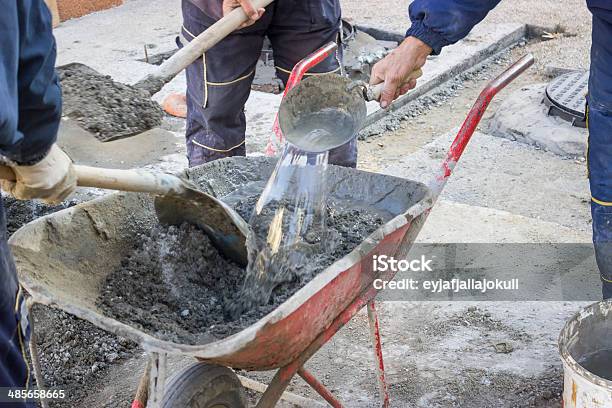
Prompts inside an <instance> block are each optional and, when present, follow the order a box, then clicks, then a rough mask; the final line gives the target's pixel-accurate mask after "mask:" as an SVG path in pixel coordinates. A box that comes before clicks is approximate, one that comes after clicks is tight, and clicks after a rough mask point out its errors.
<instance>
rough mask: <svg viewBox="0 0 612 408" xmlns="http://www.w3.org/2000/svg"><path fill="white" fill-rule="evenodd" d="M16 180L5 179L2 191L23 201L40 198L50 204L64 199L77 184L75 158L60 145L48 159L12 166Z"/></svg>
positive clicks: (47, 156)
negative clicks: (69, 155)
mask: <svg viewBox="0 0 612 408" xmlns="http://www.w3.org/2000/svg"><path fill="white" fill-rule="evenodd" d="M10 167H11V168H12V169H13V172H14V173H15V177H16V181H14V182H13V181H6V180H2V181H1V182H0V184H1V185H2V190H4V191H5V192H7V193H9V194H10V195H12V196H13V197H15V198H17V199H19V200H31V199H34V198H39V199H41V200H43V201H44V202H46V203H47V204H59V203H61V202H62V201H64V200H65V199H66V198H68V196H69V195H70V194H72V192H74V190H75V189H76V186H77V178H76V174H75V172H74V167H73V166H72V160H70V157H68V155H67V154H66V153H64V151H63V150H62V149H60V148H59V147H58V146H57V145H55V144H54V145H53V146H52V147H51V149H50V150H49V153H47V155H46V156H45V158H44V159H42V160H41V161H39V162H38V163H36V164H33V165H31V166H20V165H11V166H10Z"/></svg>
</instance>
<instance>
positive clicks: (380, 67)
mask: <svg viewBox="0 0 612 408" xmlns="http://www.w3.org/2000/svg"><path fill="white" fill-rule="evenodd" d="M499 2H500V0H415V1H414V2H413V3H412V4H410V7H409V14H410V20H411V21H412V26H411V27H410V29H408V31H407V32H406V39H405V40H404V41H403V42H402V43H401V44H400V46H399V47H397V48H396V49H395V50H393V51H392V52H391V53H389V55H387V56H386V57H385V58H383V59H382V60H381V61H379V62H378V63H377V64H376V65H374V67H373V68H372V76H371V79H370V83H372V84H378V83H381V82H384V83H385V87H384V91H383V93H382V95H381V98H380V103H381V106H382V107H383V108H385V107H387V106H388V105H389V104H390V103H391V102H392V101H393V100H394V99H395V98H397V97H398V96H399V95H402V94H404V93H406V92H407V91H408V90H410V89H412V88H414V87H415V86H416V81H410V82H407V83H405V82H404V81H405V78H407V77H408V76H409V75H410V73H411V72H412V71H414V70H416V69H418V68H421V67H422V66H423V65H425V61H426V60H427V56H428V55H430V54H434V55H436V54H439V53H440V50H441V49H442V48H443V47H445V46H447V45H450V44H454V43H456V42H457V41H459V40H461V39H462V38H464V37H465V36H466V35H468V33H469V32H470V31H471V30H472V28H473V27H474V26H475V25H476V24H478V23H479V22H480V21H482V19H484V18H485V16H486V15H487V13H488V12H489V11H491V10H492V9H493V8H494V7H495V6H496V5H497V4H498V3H499Z"/></svg>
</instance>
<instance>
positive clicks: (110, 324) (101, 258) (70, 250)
mask: <svg viewBox="0 0 612 408" xmlns="http://www.w3.org/2000/svg"><path fill="white" fill-rule="evenodd" d="M274 164H275V161H274V160H272V159H268V158H264V157H259V158H242V157H241V158H229V159H224V160H219V161H215V162H213V163H208V164H205V165H202V166H199V167H196V168H193V169H191V170H189V177H190V178H191V179H192V180H193V181H194V182H195V183H196V184H198V185H200V186H201V188H202V189H204V190H207V191H208V192H209V193H212V194H215V195H216V196H218V197H224V196H226V195H228V194H230V193H231V192H233V191H235V190H236V189H238V188H244V187H245V186H247V185H252V186H257V185H259V186H260V188H263V184H264V183H265V181H266V180H267V179H268V177H269V176H270V174H271V173H272V170H273V168H274ZM228 174H231V177H229V176H228ZM328 185H329V186H330V194H331V195H332V196H333V197H335V198H337V199H344V200H346V199H352V200H355V201H356V202H359V203H363V204H364V205H370V206H373V207H376V208H378V209H380V210H384V211H386V212H388V213H390V214H391V215H390V217H389V218H390V219H389V220H388V221H387V222H386V223H385V224H384V225H383V226H381V227H380V228H378V229H377V230H376V231H374V232H373V233H372V234H371V235H370V236H368V237H367V238H366V239H365V240H364V241H363V242H362V243H361V244H360V245H358V246H357V247H356V248H355V249H354V250H353V251H352V252H350V253H349V254H347V255H346V256H344V257H343V258H341V259H338V260H337V261H336V262H334V263H333V264H332V265H331V266H329V267H328V268H326V269H325V270H324V271H323V272H321V273H320V274H319V275H317V276H316V277H315V278H314V279H312V280H311V281H310V282H309V283H308V284H306V285H305V286H304V287H302V288H301V289H300V290H298V291H297V292H296V293H295V294H294V295H293V296H291V297H290V298H289V299H287V300H286V301H285V302H284V303H283V304H281V305H280V306H278V307H277V308H276V309H275V310H274V311H272V312H270V313H269V314H268V315H266V316H265V317H263V318H262V319H260V320H259V321H257V322H256V323H254V324H252V325H251V326H249V327H247V328H245V329H244V330H242V331H240V332H239V333H236V334H234V335H231V336H229V337H227V338H224V339H221V340H217V341H214V342H211V343H206V344H198V345H187V344H179V343H175V342H170V341H165V340H162V339H159V338H156V337H154V336H152V335H150V334H147V333H144V332H143V331H141V330H139V329H137V328H135V327H132V326H130V325H129V324H126V323H123V322H121V321H117V320H116V319H114V318H113V317H111V316H108V315H107V314H105V312H104V311H102V310H101V309H100V308H99V307H98V306H97V304H96V301H97V299H98V296H99V294H100V292H101V290H102V288H103V285H104V282H105V280H106V278H107V276H108V275H109V274H111V273H112V272H113V271H115V270H116V268H117V267H119V265H120V263H121V261H122V259H124V258H125V257H126V256H128V255H129V253H130V252H131V251H132V250H133V247H134V242H135V239H136V237H137V235H138V234H141V233H145V232H146V231H147V230H149V229H150V228H151V227H152V226H153V225H154V224H157V219H156V216H155V210H154V207H153V199H152V197H151V196H149V195H146V194H134V193H116V194H111V195H108V196H105V197H102V198H99V199H96V200H93V201H89V202H85V203H81V204H79V205H76V206H74V207H71V208H68V209H65V210H62V211H59V212H57V213H54V214H50V215H47V216H45V217H41V218H39V219H37V220H35V221H33V222H31V223H29V224H27V225H24V226H23V227H22V228H21V229H19V230H18V231H17V232H16V233H15V234H14V235H13V236H12V237H11V239H10V246H11V249H12V251H13V254H14V257H15V262H16V265H17V270H18V273H19V277H20V280H21V282H22V284H23V286H24V287H25V289H26V290H27V291H28V292H29V293H30V294H31V296H32V297H33V300H34V301H35V302H38V303H43V304H47V305H51V306H54V307H58V308H60V309H62V310H64V311H66V312H68V313H70V314H72V315H75V316H77V317H79V318H82V319H85V320H87V321H89V322H91V323H93V324H94V325H96V326H98V327H100V328H102V329H104V330H107V331H109V332H112V333H115V334H117V335H119V336H123V337H126V338H129V339H131V340H133V341H135V342H137V343H139V344H141V345H142V346H143V347H144V348H145V349H146V350H148V351H157V352H163V353H177V354H185V355H192V356H194V357H197V358H199V359H201V360H205V361H208V362H211V363H214V364H219V365H224V366H229V367H233V368H242V369H252V370H255V369H256V370H268V369H274V368H278V367H282V366H284V365H286V364H288V363H289V362H291V361H293V360H294V359H295V358H296V357H297V356H298V355H300V353H302V352H303V351H304V350H305V349H306V348H307V347H308V346H309V345H310V344H311V343H312V341H313V340H314V339H315V338H316V337H317V335H319V334H320V333H321V332H322V331H324V330H325V329H326V328H327V327H329V325H330V324H331V323H332V322H333V321H334V319H335V318H336V317H337V316H338V315H339V314H340V313H341V312H342V311H343V310H344V309H345V308H346V307H347V306H348V305H349V304H350V303H351V302H352V301H353V300H354V299H356V298H357V297H358V296H360V294H362V293H363V292H364V291H366V290H368V289H369V288H370V287H371V285H372V282H373V281H374V280H375V279H376V278H378V277H379V275H378V274H377V273H376V272H374V271H373V270H372V256H373V255H375V254H386V255H395V256H402V255H405V254H406V253H407V252H408V250H409V249H410V246H411V244H412V242H413V241H414V238H415V237H416V234H417V233H418V231H419V230H420V227H421V225H422V223H423V221H424V219H425V216H424V215H425V213H426V212H427V210H428V209H429V208H430V207H431V204H432V196H431V193H430V191H429V189H428V188H427V187H426V186H425V185H423V184H420V183H417V182H415V181H410V180H404V179H400V178H396V177H391V176H386V175H381V174H375V173H369V172H365V171H359V170H354V169H347V168H342V167H336V166H330V170H329V172H328ZM386 278H390V276H388V277H386Z"/></svg>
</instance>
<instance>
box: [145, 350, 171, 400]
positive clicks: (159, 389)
mask: <svg viewBox="0 0 612 408" xmlns="http://www.w3.org/2000/svg"><path fill="white" fill-rule="evenodd" d="M149 360H150V362H151V363H150V371H149V400H148V401H147V408H160V407H161V404H162V399H163V398H164V388H165V386H166V362H167V354H166V353H155V352H150V353H149Z"/></svg>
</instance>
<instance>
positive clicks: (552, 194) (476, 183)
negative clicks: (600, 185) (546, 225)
mask: <svg viewBox="0 0 612 408" xmlns="http://www.w3.org/2000/svg"><path fill="white" fill-rule="evenodd" d="M454 135H455V132H451V133H450V134H447V135H443V136H440V137H438V138H437V139H436V140H434V141H433V142H431V143H429V144H427V145H426V146H424V148H423V149H421V150H420V151H418V152H416V153H414V154H411V155H409V156H407V157H406V158H404V159H402V160H399V161H398V162H396V163H393V164H391V165H389V166H388V167H386V168H385V169H383V170H382V172H383V173H386V174H391V175H395V176H400V177H405V178H410V179H414V180H419V181H422V182H425V183H429V181H430V180H431V178H432V177H433V174H435V171H436V170H437V169H438V168H439V166H440V163H441V162H442V160H443V158H444V157H445V156H446V152H447V151H448V148H449V146H450V143H451V140H452V138H454ZM442 198H445V199H448V200H451V201H455V202H459V203H464V204H469V205H475V206H481V207H488V208H494V209H499V210H503V211H508V212H511V213H514V214H519V215H523V216H526V217H530V218H535V219H541V220H544V221H550V222H554V223H557V224H560V225H564V226H567V227H570V228H574V229H580V230H583V231H588V230H589V229H590V219H591V217H590V204H589V203H590V194H589V189H588V181H587V178H586V166H585V163H584V162H582V161H576V160H568V159H564V158H562V157H559V156H557V155H555V154H552V153H549V152H544V151H541V150H536V149H534V148H533V147H530V146H527V145H524V144H520V143H517V142H512V141H510V140H506V139H501V138H496V137H493V136H488V135H485V134H483V133H479V132H477V133H476V134H474V136H473V138H472V141H471V142H470V145H469V146H468V147H467V149H466V151H465V153H464V155H463V157H462V158H461V160H460V162H459V163H458V165H457V168H456V169H455V174H453V175H452V176H451V178H450V179H449V182H448V184H447V185H446V188H445V189H444V191H443V192H442Z"/></svg>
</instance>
